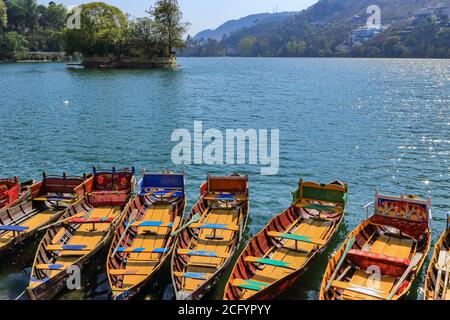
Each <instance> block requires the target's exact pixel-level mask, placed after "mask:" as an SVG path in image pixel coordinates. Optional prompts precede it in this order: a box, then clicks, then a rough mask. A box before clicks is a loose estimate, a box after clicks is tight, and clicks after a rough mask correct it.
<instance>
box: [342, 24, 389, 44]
mask: <svg viewBox="0 0 450 320" xmlns="http://www.w3.org/2000/svg"><path fill="white" fill-rule="evenodd" d="M386 29H387V26H382V25H373V26H365V27H361V28H357V29H355V30H353V31H352V32H351V33H350V45H351V46H352V47H354V46H359V45H360V44H361V43H363V42H366V41H367V40H369V39H371V38H373V37H375V36H376V35H378V34H380V33H381V32H383V31H385V30H386Z"/></svg>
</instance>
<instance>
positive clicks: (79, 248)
mask: <svg viewBox="0 0 450 320" xmlns="http://www.w3.org/2000/svg"><path fill="white" fill-rule="evenodd" d="M45 249H46V250H47V251H83V250H89V249H88V246H87V245H85V244H76V245H68V244H49V245H47V246H46V247H45Z"/></svg>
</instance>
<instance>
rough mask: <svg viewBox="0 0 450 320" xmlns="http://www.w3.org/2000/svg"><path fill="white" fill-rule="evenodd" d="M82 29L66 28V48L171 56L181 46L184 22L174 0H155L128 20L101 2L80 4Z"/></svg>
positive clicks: (90, 52) (87, 53)
mask: <svg viewBox="0 0 450 320" xmlns="http://www.w3.org/2000/svg"><path fill="white" fill-rule="evenodd" d="M80 9H81V29H73V30H66V32H65V39H66V51H67V52H68V53H70V54H72V53H74V52H79V53H82V54H83V55H85V56H93V55H101V56H108V55H110V54H113V55H114V56H115V57H116V58H120V56H121V55H122V54H125V55H129V54H131V55H133V56H136V55H139V56H145V57H154V56H158V57H170V56H172V54H173V52H172V51H173V49H176V48H182V47H183V46H184V41H183V39H182V36H183V33H184V32H185V31H186V28H187V24H185V23H182V22H181V19H182V14H181V12H180V9H179V6H178V3H177V2H176V1H175V0H158V1H157V2H156V3H155V6H154V7H152V8H151V9H150V10H149V11H148V12H147V13H148V14H149V16H148V17H143V18H137V19H135V20H129V19H127V17H126V16H125V14H124V13H123V12H122V11H121V10H120V9H118V8H116V7H114V6H111V5H108V4H105V3H103V2H93V3H89V4H84V5H81V6H80Z"/></svg>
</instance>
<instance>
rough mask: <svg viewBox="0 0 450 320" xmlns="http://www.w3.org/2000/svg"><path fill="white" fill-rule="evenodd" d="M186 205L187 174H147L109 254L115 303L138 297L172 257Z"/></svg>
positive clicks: (110, 276)
mask: <svg viewBox="0 0 450 320" xmlns="http://www.w3.org/2000/svg"><path fill="white" fill-rule="evenodd" d="M185 206H186V196H185V193H184V175H183V174H175V173H162V174H159V173H157V174H150V173H146V174H144V176H143V177H142V179H141V180H140V181H139V194H138V196H137V197H136V198H135V199H134V201H133V203H132V204H131V205H130V206H129V207H128V209H127V211H126V212H125V214H124V217H123V219H122V223H121V224H120V226H119V227H118V228H117V230H116V232H115V235H114V239H113V242H112V244H111V247H110V249H109V253H108V260H107V264H106V269H107V274H108V279H109V283H110V286H111V289H112V299H113V300H128V299H131V298H132V297H134V296H135V295H136V294H138V293H139V291H140V290H141V289H142V288H143V287H144V286H145V285H146V284H147V283H148V281H150V280H151V278H152V277H153V275H154V274H155V273H156V272H157V271H158V270H159V269H160V268H161V266H162V265H163V263H164V262H165V261H166V260H167V259H168V258H169V257H170V256H171V254H172V249H173V245H174V242H175V239H176V236H177V234H176V233H175V232H174V231H176V230H177V229H178V228H179V227H180V225H181V223H182V221H183V215H184V208H185Z"/></svg>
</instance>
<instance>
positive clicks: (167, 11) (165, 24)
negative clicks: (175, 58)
mask: <svg viewBox="0 0 450 320" xmlns="http://www.w3.org/2000/svg"><path fill="white" fill-rule="evenodd" d="M148 13H149V14H150V16H151V17H152V18H153V20H154V21H155V32H156V35H157V37H158V39H159V43H160V45H161V49H162V51H163V52H164V54H165V55H166V56H170V55H171V54H173V49H177V48H183V47H184V41H183V38H182V37H183V33H184V32H186V30H187V27H188V24H187V23H183V22H181V19H182V18H183V15H182V13H181V11H180V7H179V5H178V1H177V0H157V1H156V3H155V5H154V6H153V7H151V8H150V10H149V11H148Z"/></svg>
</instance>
